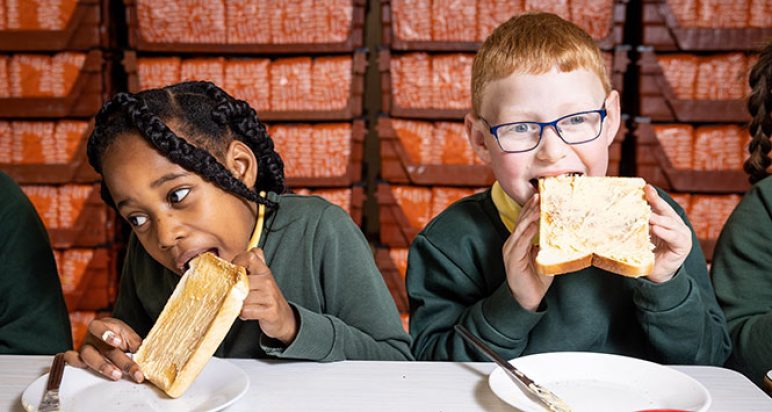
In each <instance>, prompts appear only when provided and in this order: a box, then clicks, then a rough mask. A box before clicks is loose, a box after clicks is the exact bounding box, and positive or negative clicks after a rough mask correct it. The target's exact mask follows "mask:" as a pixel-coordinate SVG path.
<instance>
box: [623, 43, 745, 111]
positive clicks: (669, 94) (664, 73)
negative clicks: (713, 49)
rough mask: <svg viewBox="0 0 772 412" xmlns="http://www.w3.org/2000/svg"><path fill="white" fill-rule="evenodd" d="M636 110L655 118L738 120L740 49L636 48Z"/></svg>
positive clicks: (742, 94)
mask: <svg viewBox="0 0 772 412" xmlns="http://www.w3.org/2000/svg"><path fill="white" fill-rule="evenodd" d="M639 51H640V52H641V54H640V60H639V61H638V66H639V67H640V74H639V80H640V106H641V114H642V115H644V116H648V117H650V118H651V119H652V120H656V121H666V122H672V121H678V122H744V121H747V120H749V119H750V116H749V115H748V111H747V109H746V107H745V96H747V95H748V93H749V91H750V89H749V87H748V85H747V79H748V72H749V70H750V66H749V65H748V63H749V62H752V61H753V59H752V58H750V57H749V56H746V55H745V54H742V53H722V54H716V55H709V56H694V55H688V54H671V55H667V56H663V55H657V54H655V53H654V52H653V51H652V49H651V48H650V47H643V46H641V47H639Z"/></svg>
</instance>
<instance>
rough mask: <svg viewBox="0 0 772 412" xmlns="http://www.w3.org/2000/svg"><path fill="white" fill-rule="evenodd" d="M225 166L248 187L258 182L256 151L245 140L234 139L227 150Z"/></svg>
mask: <svg viewBox="0 0 772 412" xmlns="http://www.w3.org/2000/svg"><path fill="white" fill-rule="evenodd" d="M225 167H227V168H228V170H230V172H231V173H232V174H233V176H234V177H236V179H239V180H241V181H242V182H243V183H244V184H245V185H246V186H247V187H248V188H253V187H255V183H257V174H258V172H259V170H258V163H257V158H256V157H255V153H254V152H252V149H250V148H249V146H247V145H246V144H244V142H241V141H239V140H233V141H232V142H231V143H230V144H229V145H228V150H227V151H226V152H225Z"/></svg>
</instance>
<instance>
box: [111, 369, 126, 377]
mask: <svg viewBox="0 0 772 412" xmlns="http://www.w3.org/2000/svg"><path fill="white" fill-rule="evenodd" d="M110 376H112V377H113V379H121V378H122V377H123V373H121V371H119V370H118V369H113V371H112V372H110Z"/></svg>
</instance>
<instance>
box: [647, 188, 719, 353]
mask: <svg viewBox="0 0 772 412" xmlns="http://www.w3.org/2000/svg"><path fill="white" fill-rule="evenodd" d="M660 196H662V197H663V198H665V200H666V201H668V203H669V204H670V205H671V206H673V208H674V209H675V210H676V212H677V213H678V214H679V216H680V217H681V219H683V221H684V222H685V223H686V224H687V226H688V227H689V230H690V231H691V232H692V250H691V252H690V253H689V256H687V258H686V261H684V264H683V265H682V266H681V268H679V270H678V271H677V272H676V275H675V276H674V277H673V278H672V279H670V280H669V281H667V282H664V283H660V284H656V283H653V282H650V281H648V280H645V279H638V282H639V283H638V286H637V288H636V290H635V294H634V297H633V300H634V302H635V305H636V306H637V308H638V312H637V316H638V320H639V322H640V323H641V326H642V327H643V330H644V332H645V333H646V335H647V336H648V338H649V343H650V344H651V348H652V351H653V352H654V353H652V358H654V359H658V360H659V361H660V362H662V363H671V364H685V365H692V364H698V365H723V364H724V361H726V358H727V357H728V356H729V352H730V351H731V343H730V339H729V334H728V332H727V326H726V320H725V318H724V314H723V312H722V311H721V308H720V307H719V306H718V302H717V301H716V296H715V293H714V291H713V287H712V285H711V283H710V280H709V278H708V270H707V264H706V263H705V255H704V254H703V253H702V249H701V248H700V243H699V241H698V239H697V236H696V235H695V234H694V230H693V229H692V227H691V224H690V223H689V220H688V218H687V217H686V215H685V213H684V212H683V209H681V208H680V207H679V206H678V205H677V204H676V203H675V202H674V201H673V200H672V199H671V198H670V197H669V196H667V195H666V194H664V193H663V192H660Z"/></svg>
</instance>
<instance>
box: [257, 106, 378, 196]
mask: <svg viewBox="0 0 772 412" xmlns="http://www.w3.org/2000/svg"><path fill="white" fill-rule="evenodd" d="M268 132H269V134H270V135H271V137H272V138H273V140H274V144H275V146H276V151H277V152H278V153H279V155H280V156H281V157H282V160H283V161H284V170H285V174H286V177H287V184H288V185H289V186H290V187H319V186H328V187H329V186H350V185H352V184H354V183H356V182H358V181H359V180H361V177H362V156H363V150H364V138H365V133H366V132H365V126H364V122H363V121H361V120H356V121H354V122H353V123H323V124H302V123H300V124H298V123H293V124H271V125H269V127H268Z"/></svg>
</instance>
